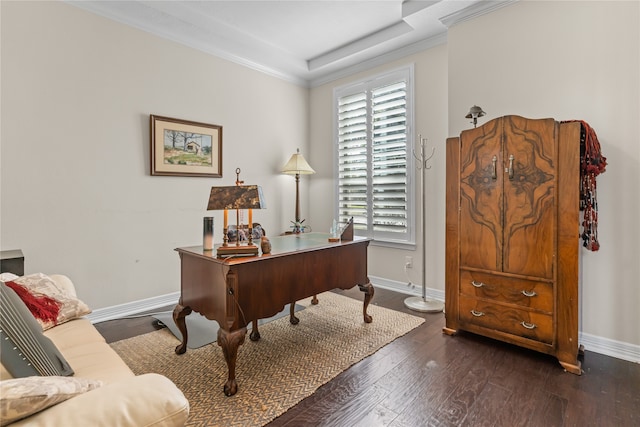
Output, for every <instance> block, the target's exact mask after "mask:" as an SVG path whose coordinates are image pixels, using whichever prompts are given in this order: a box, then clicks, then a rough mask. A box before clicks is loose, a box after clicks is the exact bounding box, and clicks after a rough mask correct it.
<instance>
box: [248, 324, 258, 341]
mask: <svg viewBox="0 0 640 427" xmlns="http://www.w3.org/2000/svg"><path fill="white" fill-rule="evenodd" d="M249 339H250V340H251V341H258V340H259V339H260V331H259V330H258V320H252V321H251V333H250V334H249Z"/></svg>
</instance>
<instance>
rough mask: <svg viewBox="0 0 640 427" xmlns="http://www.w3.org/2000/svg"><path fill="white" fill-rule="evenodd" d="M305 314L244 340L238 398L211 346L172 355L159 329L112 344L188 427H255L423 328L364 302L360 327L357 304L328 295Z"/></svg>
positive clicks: (170, 340) (167, 336)
mask: <svg viewBox="0 0 640 427" xmlns="http://www.w3.org/2000/svg"><path fill="white" fill-rule="evenodd" d="M318 298H319V300H320V303H319V304H318V305H311V300H310V299H308V300H304V301H298V304H301V305H304V306H305V307H306V308H305V309H304V310H302V311H299V312H298V313H297V314H296V317H298V318H299V319H300V323H299V324H298V325H291V324H290V323H289V317H288V316H285V317H283V318H280V319H277V320H274V321H273V322H270V323H267V324H265V325H263V326H262V327H261V328H260V335H261V337H262V338H261V339H260V340H259V341H257V342H253V341H251V340H250V339H249V337H248V336H247V337H246V339H245V342H244V344H242V345H241V346H240V348H239V350H238V360H237V365H236V379H237V381H238V393H237V394H235V395H234V396H231V397H226V396H225V395H224V393H223V385H224V383H225V381H226V380H227V364H226V362H225V360H224V356H223V355H222V349H221V348H220V347H219V346H218V345H217V344H216V343H213V344H210V345H207V346H204V347H201V348H198V349H188V350H187V352H186V353H185V354H183V355H177V354H175V352H174V349H175V346H176V345H178V344H179V341H178V339H177V338H176V337H175V336H174V335H172V334H171V332H169V331H168V330H166V329H162V330H159V331H155V332H151V333H148V334H145V335H140V336H137V337H133V338H129V339H126V340H122V341H118V342H115V343H112V344H111V346H112V347H113V348H114V349H115V351H116V352H118V354H119V355H120V356H121V357H122V359H123V360H124V361H125V362H126V363H127V365H129V367H130V368H131V369H132V370H133V371H134V372H135V373H136V374H143V373H147V372H157V373H160V374H163V375H165V376H167V377H168V378H170V379H171V380H172V381H173V382H174V383H175V384H176V385H177V386H178V387H179V388H180V389H181V390H182V392H183V393H184V394H185V396H186V397H187V399H188V400H189V404H190V407H191V410H190V415H189V420H188V422H187V425H188V426H242V427H246V426H262V425H264V424H266V423H268V422H270V421H271V420H273V419H275V418H276V417H278V416H279V415H281V414H283V413H284V412H286V411H287V410H288V409H289V408H291V407H293V406H295V405H296V404H297V403H298V402H300V401H301V400H303V399H304V398H305V397H308V396H310V395H311V394H313V392H314V391H315V390H316V389H317V388H318V387H320V386H321V385H323V384H325V383H327V382H329V381H330V380H331V379H333V378H334V377H336V376H337V375H338V374H339V373H341V372H342V371H344V370H345V369H347V368H349V367H350V366H351V365H353V364H355V363H356V362H358V361H360V360H362V359H363V358H365V357H367V356H369V355H371V354H373V353H375V352H376V351H377V350H379V349H380V348H382V347H383V346H385V345H386V344H388V343H390V342H391V341H393V340H395V339H396V338H398V337H400V336H402V335H404V334H406V333H407V332H409V331H411V330H412V329H414V328H416V327H417V326H419V325H420V324H422V323H423V322H424V319H422V318H420V317H416V316H412V315H410V314H406V313H401V312H398V311H393V310H389V309H386V308H383V307H378V306H376V305H373V304H370V305H369V308H368V313H369V314H370V315H371V316H372V317H373V322H372V323H364V321H363V318H362V300H355V299H352V298H348V297H345V296H341V295H338V294H335V293H332V292H325V293H323V294H321V295H319V296H318Z"/></svg>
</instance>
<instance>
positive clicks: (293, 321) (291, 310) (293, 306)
mask: <svg viewBox="0 0 640 427" xmlns="http://www.w3.org/2000/svg"><path fill="white" fill-rule="evenodd" d="M295 312H296V302H295V301H293V302H292V303H291V304H289V323H291V324H292V325H297V324H298V323H300V319H298V318H297V317H296V315H295V314H294V313H295Z"/></svg>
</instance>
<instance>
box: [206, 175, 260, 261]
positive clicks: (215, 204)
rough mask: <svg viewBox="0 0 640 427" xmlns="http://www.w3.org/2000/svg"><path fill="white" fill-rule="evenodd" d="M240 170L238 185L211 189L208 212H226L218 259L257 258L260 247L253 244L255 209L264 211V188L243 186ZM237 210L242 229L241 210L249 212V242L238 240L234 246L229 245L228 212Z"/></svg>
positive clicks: (237, 221) (238, 221)
mask: <svg viewBox="0 0 640 427" xmlns="http://www.w3.org/2000/svg"><path fill="white" fill-rule="evenodd" d="M241 184H244V181H240V168H237V169H236V185H234V186H226V187H211V193H210V194H209V203H208V205H207V210H224V225H223V238H222V239H223V242H222V246H219V247H218V249H217V256H218V258H225V257H229V256H236V255H242V256H257V255H258V246H256V245H254V244H253V209H264V208H266V203H265V202H264V196H263V195H262V188H261V187H260V186H258V185H241ZM230 209H235V210H236V227H237V228H238V229H239V228H240V209H248V210H249V223H248V226H249V233H248V234H249V241H248V243H243V244H241V242H240V239H236V243H235V244H234V245H230V244H229V237H228V235H227V232H228V231H229V230H228V229H229V227H228V215H229V214H228V211H229V210H230Z"/></svg>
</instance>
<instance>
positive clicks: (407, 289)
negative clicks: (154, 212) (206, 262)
mask: <svg viewBox="0 0 640 427" xmlns="http://www.w3.org/2000/svg"><path fill="white" fill-rule="evenodd" d="M369 280H371V283H373V285H374V287H376V288H383V289H388V290H391V291H395V292H399V293H402V294H406V295H409V296H422V287H421V286H419V285H414V284H407V283H403V282H398V281H395V280H389V279H385V278H383V277H376V276H369ZM425 296H426V297H427V298H430V299H434V300H437V301H444V291H442V290H439V289H432V288H427V289H425ZM179 299H180V292H174V293H171V294H166V295H160V296H157V297H152V298H146V299H142V300H138V301H133V302H128V303H125V304H119V305H114V306H111V307H105V308H98V309H96V310H94V311H93V312H92V313H91V314H89V315H87V316H86V317H87V318H88V319H89V320H90V321H91V323H100V322H106V321H108V320H114V319H121V318H123V317H129V316H135V315H139V314H140V313H145V312H151V311H153V310H157V309H159V308H162V307H166V306H171V305H175V304H177V302H178V300H179ZM578 338H579V341H580V344H582V345H583V346H584V347H585V351H587V352H590V351H591V352H594V353H599V354H604V355H605V356H611V357H615V358H616V359H622V360H626V361H629V362H634V363H640V345H635V344H630V343H627V342H622V341H616V340H612V339H609V338H604V337H599V336H596V335H592V334H588V333H585V332H579V333H578Z"/></svg>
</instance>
